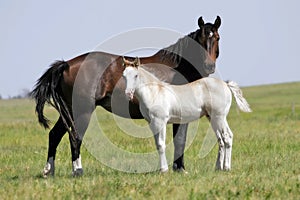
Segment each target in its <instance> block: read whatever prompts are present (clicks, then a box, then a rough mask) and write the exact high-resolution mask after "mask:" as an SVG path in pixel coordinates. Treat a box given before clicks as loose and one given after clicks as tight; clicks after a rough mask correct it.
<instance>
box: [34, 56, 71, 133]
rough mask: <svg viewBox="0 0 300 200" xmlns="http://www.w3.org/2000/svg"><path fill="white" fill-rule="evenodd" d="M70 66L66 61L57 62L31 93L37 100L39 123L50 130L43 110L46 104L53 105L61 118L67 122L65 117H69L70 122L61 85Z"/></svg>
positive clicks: (36, 108) (36, 109)
mask: <svg viewBox="0 0 300 200" xmlns="http://www.w3.org/2000/svg"><path fill="white" fill-rule="evenodd" d="M68 68H69V65H68V63H67V62H65V61H56V62H54V63H53V64H52V65H51V66H50V68H49V69H48V70H47V71H46V72H45V73H44V74H43V75H42V76H41V78H40V79H39V80H38V81H37V83H36V85H35V88H34V89H33V91H32V92H31V96H32V97H33V98H34V99H35V102H36V107H35V111H36V112H37V114H38V120H39V123H40V124H41V125H42V126H44V127H45V128H49V122H50V121H49V120H48V119H47V118H46V117H45V116H44V113H43V110H44V106H45V103H48V104H50V105H52V106H53V107H54V108H56V110H58V112H59V114H60V116H61V117H62V118H63V119H64V122H65V124H66V120H65V117H64V116H67V117H68V119H69V120H68V121H69V122H70V120H71V118H70V112H69V111H68V109H67V106H66V103H65V102H64V100H63V99H62V96H61V94H60V93H61V88H60V87H59V83H60V80H61V77H62V74H63V71H64V70H65V69H68Z"/></svg>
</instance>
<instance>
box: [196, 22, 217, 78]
mask: <svg viewBox="0 0 300 200" xmlns="http://www.w3.org/2000/svg"><path fill="white" fill-rule="evenodd" d="M198 26H199V28H200V29H199V31H197V34H196V37H195V38H194V39H195V40H196V41H197V42H198V43H200V45H201V46H202V47H203V48H204V49H205V50H206V53H207V56H205V61H204V64H205V65H206V69H207V70H208V71H209V72H210V73H211V72H212V73H213V72H214V71H215V63H216V60H217V58H218V56H219V40H220V35H219V33H218V29H219V27H220V26H221V18H220V17H219V16H217V18H216V20H215V22H214V23H213V24H212V23H204V21H203V18H202V17H200V18H199V19H198Z"/></svg>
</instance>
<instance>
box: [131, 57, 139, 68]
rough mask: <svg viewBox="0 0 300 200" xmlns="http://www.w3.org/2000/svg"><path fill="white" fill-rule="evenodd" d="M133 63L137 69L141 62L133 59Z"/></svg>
mask: <svg viewBox="0 0 300 200" xmlns="http://www.w3.org/2000/svg"><path fill="white" fill-rule="evenodd" d="M133 63H134V66H135V67H138V66H140V65H141V61H140V59H139V58H138V57H136V58H135V60H134V61H133Z"/></svg>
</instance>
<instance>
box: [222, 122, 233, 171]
mask: <svg viewBox="0 0 300 200" xmlns="http://www.w3.org/2000/svg"><path fill="white" fill-rule="evenodd" d="M222 137H223V141H224V144H225V160H224V170H230V168H231V152H232V143H233V133H232V131H231V130H230V127H229V125H228V122H227V120H226V119H225V129H224V133H223V135H222Z"/></svg>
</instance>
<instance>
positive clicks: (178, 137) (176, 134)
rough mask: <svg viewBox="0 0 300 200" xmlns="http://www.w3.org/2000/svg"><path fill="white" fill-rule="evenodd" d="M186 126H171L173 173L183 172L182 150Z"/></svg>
mask: <svg viewBox="0 0 300 200" xmlns="http://www.w3.org/2000/svg"><path fill="white" fill-rule="evenodd" d="M187 128H188V124H173V143H174V162H173V170H174V171H185V166H184V149H185V143H186V135H187Z"/></svg>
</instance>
